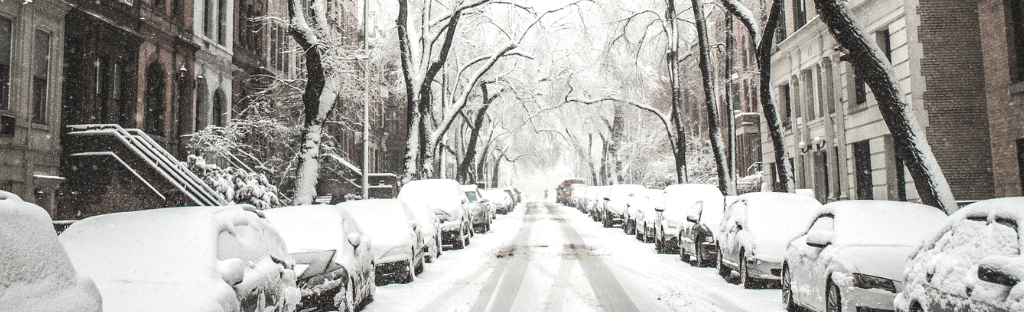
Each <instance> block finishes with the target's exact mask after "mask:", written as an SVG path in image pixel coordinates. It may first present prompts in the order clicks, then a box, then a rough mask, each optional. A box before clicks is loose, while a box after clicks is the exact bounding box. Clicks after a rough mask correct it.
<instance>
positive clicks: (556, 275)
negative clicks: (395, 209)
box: [364, 202, 783, 311]
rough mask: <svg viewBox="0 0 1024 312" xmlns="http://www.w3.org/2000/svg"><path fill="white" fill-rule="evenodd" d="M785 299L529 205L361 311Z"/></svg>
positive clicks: (679, 307)
mask: <svg viewBox="0 0 1024 312" xmlns="http://www.w3.org/2000/svg"><path fill="white" fill-rule="evenodd" d="M780 297H781V294H780V291H779V290H778V289H758V290H747V289H743V287H742V286H741V285H737V284H731V283H728V282H726V281H724V280H723V279H722V278H720V277H719V276H718V275H717V273H716V271H715V270H714V269H713V268H695V267H691V266H690V265H689V264H687V263H684V262H681V261H680V260H679V257H678V255H671V254H657V252H656V251H655V250H654V247H653V245H652V244H645V243H641V242H639V241H637V240H635V239H634V238H633V236H632V235H625V234H623V232H622V230H621V228H619V227H614V228H603V227H601V225H600V223H597V222H593V221H592V220H591V219H590V218H589V217H588V216H587V215H585V214H582V213H580V212H579V211H577V210H576V209H573V208H570V207H565V206H561V205H556V204H554V203H542V202H528V203H524V204H522V205H520V207H518V209H516V210H515V211H513V212H512V213H510V214H508V215H505V216H498V219H497V220H495V222H494V224H493V226H492V229H491V232H490V233H488V234H486V235H477V236H475V237H473V239H472V243H471V245H469V246H468V247H467V248H466V249H463V250H448V251H446V252H445V253H444V254H443V255H442V256H441V257H440V258H439V259H437V261H435V262H434V263H432V264H429V265H427V267H426V270H425V271H424V272H423V273H422V274H420V275H418V276H417V280H416V282H415V283H410V284H391V285H387V286H383V287H378V288H377V292H376V296H375V301H374V302H373V303H370V304H369V305H367V306H366V307H365V309H364V311H782V310H783V309H782V305H781V300H780Z"/></svg>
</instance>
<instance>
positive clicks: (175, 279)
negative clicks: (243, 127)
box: [59, 206, 299, 312]
mask: <svg viewBox="0 0 1024 312" xmlns="http://www.w3.org/2000/svg"><path fill="white" fill-rule="evenodd" d="M59 238H60V241H61V243H63V244H64V246H65V248H66V249H67V251H68V255H69V256H70V257H71V259H72V260H73V262H74V263H75V266H76V267H77V268H78V269H79V270H80V271H81V272H83V273H85V274H88V275H90V276H92V277H94V278H95V279H96V285H97V286H98V287H99V289H100V292H101V293H102V294H103V300H104V302H103V303H104V310H105V311H108V312H109V311H216V310H218V309H223V310H225V311H233V310H235V309H237V306H238V304H239V302H238V301H239V297H242V296H248V295H250V294H255V293H257V292H259V291H262V290H264V289H267V288H271V290H269V291H270V292H276V293H279V294H280V296H279V297H278V298H280V299H281V300H283V301H278V302H276V304H279V305H285V306H288V307H290V308H288V309H285V311H291V310H292V309H294V306H295V304H297V303H298V300H299V297H298V296H299V292H298V290H297V289H296V288H295V274H294V272H293V271H292V270H290V269H285V268H284V267H283V266H282V265H281V264H278V263H277V262H276V261H282V262H284V263H286V264H287V265H288V266H290V265H292V263H293V262H294V260H292V258H291V256H290V255H289V254H288V252H287V250H286V248H285V244H284V241H283V240H282V239H281V238H280V236H279V235H278V233H277V231H276V230H275V229H274V227H273V226H271V225H270V224H269V223H268V222H266V221H265V220H263V219H262V218H260V217H259V216H258V215H257V214H255V213H253V212H249V211H245V210H243V208H242V207H240V206H223V207H181V208H162V209H150V210H143V211H133V212H123V213H113V214H106V215H100V216H95V217H91V218H87V219H84V220H82V221H78V222H76V223H75V224H73V225H71V226H70V227H68V229H67V230H66V231H64V232H63V233H62V234H61V235H60V237H59ZM236 258H237V259H236ZM274 259H277V260H276V261H275V260H274ZM239 260H240V261H239ZM231 264H234V265H231ZM238 264H241V265H240V266H239V265H238ZM226 268H234V270H241V271H242V272H241V274H239V273H238V272H237V271H234V270H231V271H226V270H225V269H226ZM236 276H243V277H244V279H243V280H242V281H241V283H239V284H237V285H235V286H234V287H232V286H231V285H229V283H228V282H227V281H226V280H228V279H229V278H227V277H236ZM236 293H237V294H238V295H236ZM268 304H275V302H268Z"/></svg>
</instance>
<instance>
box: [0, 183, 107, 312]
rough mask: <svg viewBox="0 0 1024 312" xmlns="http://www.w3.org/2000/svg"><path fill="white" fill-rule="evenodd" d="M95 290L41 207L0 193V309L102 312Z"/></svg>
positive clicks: (97, 291)
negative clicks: (77, 266) (78, 269)
mask: <svg viewBox="0 0 1024 312" xmlns="http://www.w3.org/2000/svg"><path fill="white" fill-rule="evenodd" d="M101 301H102V300H101V299H100V291H99V289H97V288H96V284H95V283H93V281H92V279H90V278H88V277H86V276H83V275H80V274H79V272H77V271H76V270H75V267H74V265H72V263H71V258H69V257H68V254H67V252H66V251H64V247H63V246H61V244H60V241H58V240H57V232H56V231H54V229H53V220H51V219H50V215H49V214H47V213H46V210H45V209H43V208H42V207H39V206H37V205H35V204H32V203H27V202H24V201H22V200H21V198H19V197H18V196H17V195H14V194H12V193H8V192H4V191H0V310H4V311H43V312H74V311H89V312H100V311H103V304H102V302H101Z"/></svg>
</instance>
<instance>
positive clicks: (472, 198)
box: [466, 192, 477, 203]
mask: <svg viewBox="0 0 1024 312" xmlns="http://www.w3.org/2000/svg"><path fill="white" fill-rule="evenodd" d="M466 198H467V199H469V202H471V203H475V202H476V201H477V198H476V192H466Z"/></svg>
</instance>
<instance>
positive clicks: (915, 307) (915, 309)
mask: <svg viewBox="0 0 1024 312" xmlns="http://www.w3.org/2000/svg"><path fill="white" fill-rule="evenodd" d="M909 312H924V309H922V308H921V304H920V303H917V302H914V304H911V305H910V311H909Z"/></svg>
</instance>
